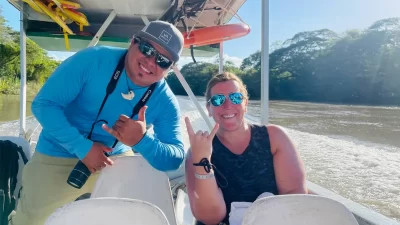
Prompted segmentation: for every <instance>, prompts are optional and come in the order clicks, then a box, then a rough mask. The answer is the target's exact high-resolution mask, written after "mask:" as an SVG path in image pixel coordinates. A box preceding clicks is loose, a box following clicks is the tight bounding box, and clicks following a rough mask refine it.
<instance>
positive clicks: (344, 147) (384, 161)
mask: <svg viewBox="0 0 400 225" xmlns="http://www.w3.org/2000/svg"><path fill="white" fill-rule="evenodd" d="M32 99H33V97H28V104H27V116H28V119H27V128H28V129H32V130H33V129H34V128H35V127H36V126H37V124H38V123H37V121H36V120H35V119H34V118H33V117H32V116H31V115H32V113H31V110H30V105H31V101H32ZM178 99H179V104H180V106H181V107H182V114H183V116H190V118H191V120H192V121H193V123H192V124H193V125H194V128H195V129H205V128H206V126H205V124H204V122H203V121H202V118H201V116H200V114H199V113H198V112H197V110H196V107H195V106H194V104H193V103H192V102H191V101H190V100H189V99H188V98H187V97H179V98H178ZM200 101H201V104H202V105H204V102H203V101H202V99H200ZM259 107H260V103H259V102H258V101H251V102H250V104H249V110H248V111H249V113H248V115H247V117H248V119H249V120H253V121H256V122H258V121H259V120H260V109H259ZM269 111H270V112H269V118H270V121H271V123H274V124H278V125H281V126H284V127H286V128H287V130H288V133H289V134H290V136H291V138H292V139H293V141H294V142H295V144H296V146H297V149H298V151H299V152H300V155H301V158H302V159H303V161H304V164H305V168H306V172H307V179H308V180H310V181H312V182H314V183H316V184H319V185H321V186H323V187H325V188H327V189H330V190H332V191H334V192H336V193H337V194H339V195H342V196H343V197H345V198H349V199H351V200H353V201H355V202H358V203H360V204H363V205H365V206H367V207H369V208H371V209H374V210H376V211H377V212H379V213H382V214H384V215H386V216H388V217H390V218H393V219H396V220H398V221H400V169H399V168H400V108H398V107H369V106H344V105H329V104H312V103H293V102H282V101H280V102H270V109H269ZM29 116H30V117H29ZM18 118H19V96H7V95H0V122H1V124H0V135H18V127H19V122H18ZM182 126H183V127H184V122H182ZM39 131H40V129H39ZM184 134H185V132H184ZM37 137H38V133H36V134H35V135H34V137H33V140H36V139H37Z"/></svg>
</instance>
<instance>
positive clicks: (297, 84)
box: [167, 18, 400, 105]
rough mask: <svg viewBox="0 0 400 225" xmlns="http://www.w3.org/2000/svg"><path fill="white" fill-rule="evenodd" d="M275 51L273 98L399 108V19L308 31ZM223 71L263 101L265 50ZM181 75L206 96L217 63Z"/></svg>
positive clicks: (176, 87)
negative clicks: (341, 29)
mask: <svg viewBox="0 0 400 225" xmlns="http://www.w3.org/2000/svg"><path fill="white" fill-rule="evenodd" d="M270 49H271V50H272V51H271V52H270V57H269V60H270V61H269V84H270V86H269V94H270V99H272V100H292V101H311V102H326V103H343V104H369V105H400V88H398V87H400V18H388V19H383V20H379V21H376V22H375V23H373V24H372V25H371V26H370V27H368V28H367V29H365V30H348V31H346V32H344V33H343V34H337V33H335V32H333V31H331V30H328V29H320V30H315V31H304V32H300V33H298V34H296V35H294V36H293V37H292V38H290V39H288V40H286V41H283V42H277V43H273V44H272V45H271V48H270ZM224 70H229V71H234V73H236V74H237V75H239V76H240V77H241V78H242V79H243V81H244V83H245V84H246V86H247V88H248V90H249V94H250V97H251V98H252V99H259V98H260V94H261V86H260V84H261V52H260V51H257V52H255V53H253V54H251V55H250V56H249V57H247V58H245V59H244V60H243V61H242V64H241V65H240V67H235V66H234V65H232V63H228V62H226V63H225V67H224ZM181 71H182V74H183V76H184V77H185V78H186V79H187V82H188V83H189V85H190V87H191V88H192V90H193V92H194V94H195V95H204V91H205V86H206V84H207V81H208V79H209V78H210V77H211V76H212V75H214V74H216V73H217V72H218V65H217V64H216V63H205V62H199V63H197V64H195V63H189V64H187V65H185V66H183V67H182V70H181ZM167 81H168V83H169V85H170V86H171V88H172V90H173V91H174V92H175V93H176V94H179V95H185V94H186V92H185V91H184V89H183V88H182V86H181V85H180V83H179V80H178V79H177V78H176V76H175V75H174V74H173V73H172V74H171V75H170V76H168V78H167Z"/></svg>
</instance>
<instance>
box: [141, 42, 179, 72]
mask: <svg viewBox="0 0 400 225" xmlns="http://www.w3.org/2000/svg"><path fill="white" fill-rule="evenodd" d="M136 41H138V42H139V51H140V52H141V53H142V54H143V55H144V56H146V57H147V58H150V57H153V56H155V57H156V64H157V65H158V66H159V67H161V68H162V69H167V68H169V67H170V66H171V65H172V61H171V60H169V59H168V58H167V57H166V56H164V55H162V54H160V53H159V52H158V51H157V50H156V49H155V48H154V47H153V46H152V45H151V44H150V43H148V42H147V41H144V40H141V39H139V38H136Z"/></svg>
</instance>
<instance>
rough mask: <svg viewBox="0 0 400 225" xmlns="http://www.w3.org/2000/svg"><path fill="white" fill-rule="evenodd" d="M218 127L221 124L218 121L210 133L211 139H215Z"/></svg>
mask: <svg viewBox="0 0 400 225" xmlns="http://www.w3.org/2000/svg"><path fill="white" fill-rule="evenodd" d="M218 128H219V124H218V123H216V124H215V126H214V128H213V129H212V131H211V133H210V135H209V136H208V137H209V138H210V139H213V138H214V136H215V134H216V133H217V131H218Z"/></svg>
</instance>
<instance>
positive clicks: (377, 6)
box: [0, 0, 400, 65]
mask: <svg viewBox="0 0 400 225" xmlns="http://www.w3.org/2000/svg"><path fill="white" fill-rule="evenodd" d="M0 6H1V7H2V9H3V16H4V17H5V19H6V20H7V21H8V25H9V26H11V27H12V28H13V29H14V30H17V31H18V30H19V12H18V11H17V10H16V9H15V8H14V7H13V6H11V5H10V4H9V3H8V2H7V0H0ZM238 14H239V16H240V17H241V18H242V19H243V20H244V21H245V22H246V23H247V24H248V25H249V26H250V29H251V31H250V33H249V34H248V35H247V36H245V37H242V38H239V39H235V40H230V41H227V42H225V43H224V59H225V60H231V61H233V62H234V63H235V64H237V65H239V64H240V63H241V61H242V60H243V59H244V58H246V57H248V56H249V55H250V54H252V53H254V52H256V51H257V50H260V49H261V0H247V1H246V2H245V3H244V5H243V6H242V8H241V9H240V10H239V12H238ZM389 17H400V1H399V0H334V1H333V0H332V1H327V0H270V1H269V37H270V40H269V41H270V43H273V42H275V41H284V40H286V39H289V38H291V37H293V35H295V34H296V33H298V32H302V31H311V30H317V29H322V28H327V29H330V30H333V31H335V32H338V33H341V32H343V31H346V30H348V29H364V28H367V27H368V26H370V25H371V24H372V23H373V22H375V21H377V20H380V19H384V18H389ZM231 22H232V23H233V22H239V20H237V19H235V18H234V19H233V20H232V21H231ZM49 55H50V56H53V57H54V58H56V59H60V60H63V59H65V58H67V57H68V56H70V55H71V53H69V52H49ZM211 60H212V59H203V60H202V61H211ZM187 62H191V58H189V57H185V58H183V59H182V61H181V62H180V65H183V64H185V63H187Z"/></svg>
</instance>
